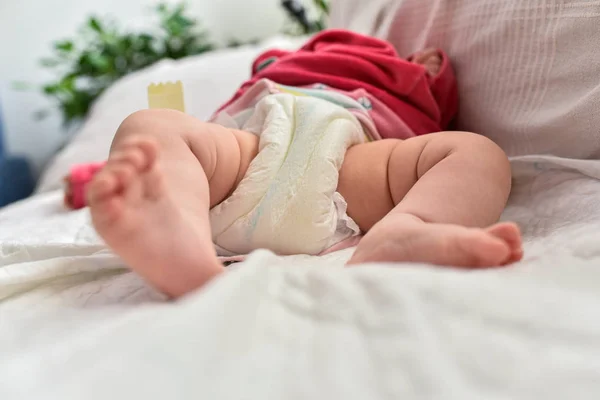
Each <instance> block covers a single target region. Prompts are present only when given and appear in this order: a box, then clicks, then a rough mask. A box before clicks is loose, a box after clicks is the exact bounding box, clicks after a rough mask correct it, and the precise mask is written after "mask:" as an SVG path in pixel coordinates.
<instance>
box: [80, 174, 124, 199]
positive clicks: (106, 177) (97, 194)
mask: <svg viewBox="0 0 600 400" xmlns="http://www.w3.org/2000/svg"><path fill="white" fill-rule="evenodd" d="M118 186H119V183H118V181H117V178H116V177H115V176H114V175H113V174H112V173H109V172H106V171H101V172H100V173H99V174H98V175H96V177H94V179H93V180H92V182H90V184H89V185H88V186H87V188H86V197H87V203H88V204H90V205H93V204H96V203H98V202H101V201H103V200H106V199H107V198H108V197H110V196H112V195H114V193H115V191H116V190H117V189H118Z"/></svg>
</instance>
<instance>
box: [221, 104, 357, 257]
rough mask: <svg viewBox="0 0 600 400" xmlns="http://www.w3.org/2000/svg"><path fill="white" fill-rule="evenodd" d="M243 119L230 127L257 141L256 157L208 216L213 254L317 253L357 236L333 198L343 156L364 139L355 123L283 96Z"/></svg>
mask: <svg viewBox="0 0 600 400" xmlns="http://www.w3.org/2000/svg"><path fill="white" fill-rule="evenodd" d="M244 114H245V115H247V117H245V118H243V120H242V121H240V118H239V116H238V117H237V118H233V119H231V120H232V121H233V120H236V121H237V124H239V125H237V126H235V127H236V128H240V129H243V130H245V131H248V132H252V133H254V134H256V135H258V136H260V142H259V152H258V155H257V156H256V157H255V158H254V160H252V162H251V164H250V166H249V168H248V171H247V172H246V175H245V176H244V178H243V179H242V181H241V182H240V184H239V185H238V187H237V188H236V189H235V191H234V192H233V193H232V194H231V196H230V197H228V198H227V199H225V200H224V201H223V202H222V203H221V204H219V205H217V206H216V207H214V208H213V209H212V210H211V211H210V223H211V227H212V232H213V242H214V243H215V245H216V246H217V248H218V250H219V253H220V254H221V255H231V254H247V253H249V252H251V251H253V250H256V249H259V248H267V249H270V250H272V251H274V252H276V253H278V254H319V253H320V252H322V251H323V250H326V249H327V248H329V247H331V246H333V245H334V244H336V243H337V242H340V241H342V240H344V239H347V238H348V237H351V236H354V235H358V234H359V233H360V230H359V228H358V226H357V225H356V224H355V223H354V222H353V221H352V220H351V219H350V218H349V217H348V216H347V215H346V214H345V209H346V203H345V201H344V199H343V198H342V196H341V195H340V194H339V193H336V189H337V185H338V177H339V170H340V168H341V166H342V162H343V161H344V156H345V154H346V151H347V149H348V148H349V147H350V146H353V145H355V144H358V143H361V142H362V141H363V140H364V133H363V130H362V127H361V125H360V122H359V121H358V120H357V119H356V117H355V116H354V115H352V113H350V112H349V111H347V110H345V109H344V108H342V107H340V106H338V105H335V104H333V103H330V102H328V101H325V100H321V99H318V98H313V97H302V96H300V97H297V96H294V95H291V94H283V93H282V94H273V95H269V96H267V97H265V98H263V99H261V100H260V101H259V102H258V103H257V105H256V107H255V108H254V109H253V110H252V112H250V113H244ZM222 120H223V118H219V117H217V121H222Z"/></svg>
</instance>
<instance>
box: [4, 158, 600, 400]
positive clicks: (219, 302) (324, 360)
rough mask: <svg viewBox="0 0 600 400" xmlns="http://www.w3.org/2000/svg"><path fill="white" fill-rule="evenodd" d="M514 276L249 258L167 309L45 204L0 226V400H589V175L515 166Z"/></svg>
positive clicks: (598, 172) (596, 264) (595, 272)
mask: <svg viewBox="0 0 600 400" xmlns="http://www.w3.org/2000/svg"><path fill="white" fill-rule="evenodd" d="M513 173H514V186H513V194H512V196H511V199H510V202H509V205H508V208H507V209H506V212H505V214H504V216H503V218H504V219H511V220H515V221H517V222H518V223H519V225H520V226H521V227H522V229H523V234H524V238H525V260H524V261H523V262H521V263H519V264H517V265H514V266H512V267H509V268H505V269H498V270H488V271H460V270H454V269H446V268H431V267H427V266H424V265H417V264H402V265H394V264H386V265H383V266H377V265H369V266H365V267H364V268H352V269H344V268H343V265H344V262H345V261H347V259H348V257H349V256H350V254H351V250H346V251H343V252H341V253H334V254H330V255H328V256H326V257H312V256H291V257H276V256H274V255H273V254H271V253H268V252H264V251H259V252H255V253H254V254H252V255H251V256H250V257H249V259H248V260H247V261H246V262H245V263H243V264H240V265H239V267H236V268H235V269H233V270H231V271H230V272H228V273H226V274H224V275H223V276H222V277H221V278H219V279H218V280H217V281H215V282H214V283H212V284H210V285H208V286H207V287H205V288H204V289H203V290H202V291H200V292H199V293H195V294H192V295H191V296H189V297H188V298H187V299H184V300H182V301H179V302H175V303H164V302H162V301H161V300H162V299H163V298H162V297H161V296H160V295H158V294H157V293H156V292H155V291H153V290H152V289H150V288H149V287H148V286H147V285H145V284H144V283H143V282H142V280H141V279H140V278H139V277H138V276H137V275H136V274H135V273H133V272H130V271H128V270H127V269H125V268H124V266H123V263H122V262H121V261H120V260H119V259H118V258H117V257H115V256H113V255H111V254H110V253H106V252H105V251H101V249H102V245H101V242H100V241H99V240H98V238H97V237H96V236H95V235H94V233H93V229H92V227H91V226H90V223H89V214H88V212H87V211H86V210H81V211H77V212H73V213H67V212H65V211H62V209H61V207H60V203H61V194H60V193H59V192H54V193H49V194H47V195H39V196H36V197H34V198H32V199H30V200H27V201H25V202H23V203H20V204H17V205H14V206H12V207H9V208H7V209H5V210H2V211H0V354H1V355H2V356H1V357H0V399H59V400H70V399H87V400H95V399H118V400H121V399H123V400H131V399H143V400H150V399H165V398H176V399H182V400H187V399H220V400H229V399H231V400H234V399H235V400H237V399H247V398H251V399H263V400H270V399H276V400H281V399H348V400H353V399H357V400H364V399H377V400H378V399H386V400H387V399H390V400H392V399H394V400H395V399H415V400H420V399H423V400H425V399H441V398H443V399H460V400H464V399H507V400H508V399H510V400H530V399H544V400H563V399H590V400H592V399H594V400H595V399H598V398H600V207H598V198H600V181H599V178H600V161H574V160H568V159H557V158H549V157H524V158H519V159H516V160H514V161H513Z"/></svg>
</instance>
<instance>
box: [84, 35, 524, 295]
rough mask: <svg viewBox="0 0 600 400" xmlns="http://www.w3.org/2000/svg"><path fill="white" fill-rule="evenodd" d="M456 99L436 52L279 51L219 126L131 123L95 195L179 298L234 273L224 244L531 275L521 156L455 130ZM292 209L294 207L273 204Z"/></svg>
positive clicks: (142, 265)
mask: <svg viewBox="0 0 600 400" xmlns="http://www.w3.org/2000/svg"><path fill="white" fill-rule="evenodd" d="M456 97H457V95H456V86H455V82H454V77H453V75H452V70H451V67H450V65H449V63H448V60H447V58H446V56H445V55H444V54H443V53H442V52H440V51H437V50H426V51H423V52H420V53H417V54H416V55H414V56H413V57H411V58H410V59H408V60H403V59H400V58H399V57H398V56H397V54H396V52H395V51H394V49H393V48H392V47H391V46H390V45H389V44H387V43H386V42H383V41H380V40H377V39H373V38H369V37H365V36H361V35H358V34H354V33H351V32H346V31H339V30H331V31H326V32H324V33H322V34H320V35H318V36H316V37H314V38H313V39H312V40H311V41H310V42H308V43H307V44H306V45H305V46H304V47H303V48H302V49H300V50H299V51H297V52H291V53H288V52H283V51H275V50H274V51H269V52H267V53H265V54H263V55H261V56H260V57H259V58H258V59H257V60H256V62H255V64H254V66H253V76H252V78H251V80H249V81H248V82H246V83H245V84H244V85H243V86H242V87H241V88H240V90H239V91H238V92H237V93H236V94H235V96H234V97H233V98H232V99H231V100H230V101H229V102H228V103H227V104H226V105H225V106H223V107H222V108H221V109H220V110H219V111H218V112H217V113H216V114H215V116H214V117H213V119H212V120H211V121H213V122H212V123H206V122H202V121H199V120H197V119H195V118H193V117H191V116H188V115H186V114H183V113H181V112H178V111H173V110H145V111H139V112H136V113H134V114H133V115H131V116H129V117H128V118H127V119H126V120H125V121H124V122H123V123H122V124H121V126H120V127H119V129H118V131H117V133H116V135H115V138H114V141H113V144H112V148H111V151H110V157H109V159H108V161H107V163H106V165H105V166H104V167H103V168H102V169H101V170H100V171H99V172H98V173H97V174H96V175H95V176H94V178H93V180H92V182H91V183H90V184H89V185H88V186H87V203H88V204H89V206H90V208H91V215H92V220H93V223H94V226H95V228H96V230H97V231H98V233H99V234H100V235H101V236H102V238H103V239H104V240H105V241H106V243H107V244H108V245H109V246H110V247H111V248H112V249H113V251H114V252H116V253H117V254H118V255H119V256H121V257H122V258H123V260H124V261H125V262H126V263H127V264H128V265H129V266H130V267H131V268H132V269H133V270H135V271H136V272H137V273H139V274H140V275H141V276H142V277H144V278H145V279H146V280H147V281H148V282H149V283H150V284H152V285H153V286H155V287H156V288H158V289H159V290H161V291H163V292H164V293H166V294H168V295H170V296H173V297H178V296H182V295H184V294H186V293H188V292H190V291H192V290H194V289H196V288H199V287H201V286H202V285H204V284H205V283H207V282H208V281H210V280H211V279H212V278H214V277H215V276H217V275H219V274H220V273H222V272H223V271H224V267H223V265H222V264H221V262H220V261H219V258H218V257H217V253H216V250H215V246H216V248H217V249H218V250H219V253H220V254H221V255H223V254H225V255H236V254H243V253H246V252H248V251H250V250H252V249H253V248H257V247H264V248H269V249H271V250H273V251H275V252H277V253H279V254H291V253H295V252H303V253H311V254H319V253H322V252H323V251H327V249H329V248H330V247H331V246H332V245H336V244H337V245H339V244H340V243H348V244H354V243H356V242H357V241H358V239H360V241H359V242H358V246H357V247H356V250H355V252H354V254H353V256H352V258H351V259H350V261H349V262H348V265H356V264H361V263H366V262H422V263H430V264H437V265H449V266H456V267H463V268H481V267H494V266H502V265H506V264H509V263H512V262H515V261H518V260H520V259H521V257H522V255H523V251H522V247H521V236H520V232H519V229H518V228H517V226H516V225H515V224H513V223H497V221H498V219H499V217H500V215H501V213H502V211H503V209H504V207H505V205H506V201H507V199H508V196H509V192H510V187H511V171H510V165H509V162H508V159H507V157H506V155H505V154H504V153H503V152H502V150H501V149H500V148H498V146H496V145H495V144H494V143H493V142H491V141H490V140H488V139H486V138H485V137H483V136H480V135H477V134H473V133H466V132H440V131H442V130H443V129H445V128H447V127H448V125H449V123H450V121H451V120H452V118H453V117H454V114H455V112H456V107H457V98H456ZM307 116H308V117H307ZM323 121H325V122H323ZM315 127H317V128H318V129H317V128H315ZM281 132H284V133H281ZM433 132H438V133H433ZM427 133H429V134H427ZM286 135H287V136H286ZM282 137H284V139H281V138H282ZM302 141H304V142H302ZM282 143H283V144H282ZM297 143H303V144H302V145H296V144H297ZM307 149H308V150H307ZM339 149H341V150H339ZM338 153H339V154H338ZM307 160H308V161H307ZM315 165H316V166H318V168H322V169H323V172H322V173H320V172H319V173H315V171H317V170H316V169H315V168H317V167H314V166H315ZM313 167H314V168H313ZM311 168H312V169H311ZM285 171H292V172H285ZM298 171H300V172H298ZM311 171H312V172H311ZM319 171H320V170H319ZM282 174H283V175H282ZM286 174H287V175H286ZM303 174H304V175H303ZM305 174H312V175H310V177H311V178H310V180H309V179H304V178H303V177H304V176H305ZM306 176H308V175H306ZM291 177H294V178H293V179H295V180H294V182H300V183H298V184H294V185H291V186H290V185H289V184H288V183H289V182H287V181H286V180H290V179H292V178H291ZM292 186H293V187H292ZM289 187H292V189H289ZM257 188H262V189H257ZM286 188H287V189H286ZM286 190H287V192H286ZM278 198H280V199H281V201H282V202H283V203H285V207H283V208H282V209H275V207H271V206H270V205H272V204H278V203H275V200H274V199H278ZM295 199H301V200H298V201H296V200H295ZM278 201H279V200H278ZM283 203H282V204H283ZM234 209H239V210H241V211H239V212H238V214H236V215H234V216H230V214H231V212H232V211H231V210H234ZM240 221H241V222H240ZM324 221H325V222H324ZM286 224H287V225H286ZM283 225H285V226H286V227H288V228H289V227H290V226H299V228H298V232H303V233H298V234H296V233H295V232H294V231H285V230H284V229H283V228H281V229H280V226H283ZM311 227H314V229H315V230H314V232H313V231H311V230H310V229H312V228H311ZM286 229H287V228H286ZM302 229H304V230H302ZM217 231H218V232H217ZM258 231H260V232H261V233H260V235H259V234H257V233H256V232H258ZM286 232H287V233H286ZM306 232H309V233H308V234H307V233H306ZM310 232H313V233H314V235H313V233H310ZM324 232H325V233H324ZM363 234H364V236H360V235H363Z"/></svg>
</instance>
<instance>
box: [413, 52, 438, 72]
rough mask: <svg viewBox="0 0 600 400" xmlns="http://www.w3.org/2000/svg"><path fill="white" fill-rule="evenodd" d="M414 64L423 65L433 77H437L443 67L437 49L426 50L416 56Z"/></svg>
mask: <svg viewBox="0 0 600 400" xmlns="http://www.w3.org/2000/svg"><path fill="white" fill-rule="evenodd" d="M412 62H414V63H415V64H421V65H423V66H424V67H425V69H426V70H427V72H428V73H429V75H431V76H435V75H437V74H438V72H440V68H441V67H442V57H441V56H440V52H439V51H437V50H436V49H426V50H423V51H420V52H418V53H416V54H414V55H413V56H412Z"/></svg>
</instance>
